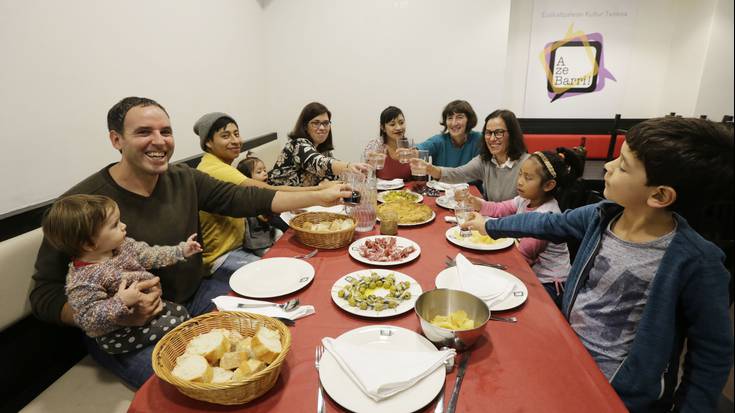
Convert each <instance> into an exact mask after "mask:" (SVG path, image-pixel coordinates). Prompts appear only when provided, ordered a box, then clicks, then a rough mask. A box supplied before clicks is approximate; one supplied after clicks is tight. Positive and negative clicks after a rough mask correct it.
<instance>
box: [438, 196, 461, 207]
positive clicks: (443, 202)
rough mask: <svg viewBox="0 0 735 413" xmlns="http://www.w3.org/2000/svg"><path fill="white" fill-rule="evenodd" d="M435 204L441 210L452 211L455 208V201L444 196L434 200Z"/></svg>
mask: <svg viewBox="0 0 735 413" xmlns="http://www.w3.org/2000/svg"><path fill="white" fill-rule="evenodd" d="M436 204H437V205H439V206H440V207H442V208H446V209H454V207H456V206H457V201H455V200H454V198H450V197H448V196H446V195H444V196H440V197H438V198H437V199H436Z"/></svg>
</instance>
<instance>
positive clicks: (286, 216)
mask: <svg viewBox="0 0 735 413" xmlns="http://www.w3.org/2000/svg"><path fill="white" fill-rule="evenodd" d="M304 211H307V212H334V213H337V214H341V213H343V212H344V206H342V205H334V206H330V207H323V206H319V205H316V206H310V207H308V208H304ZM295 216H296V215H295V214H293V213H292V212H291V211H286V212H281V219H282V220H283V221H285V222H291V220H292V219H293V217H295Z"/></svg>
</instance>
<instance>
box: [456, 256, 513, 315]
mask: <svg viewBox="0 0 735 413" xmlns="http://www.w3.org/2000/svg"><path fill="white" fill-rule="evenodd" d="M455 262H456V263H457V280H458V281H459V285H460V287H461V288H462V290H464V291H467V292H468V293H470V294H473V295H476V296H477V297H480V298H481V299H482V300H483V301H485V302H488V307H490V303H489V301H492V302H493V303H496V302H499V301H503V300H504V299H505V298H506V297H508V295H510V294H511V293H512V292H513V288H514V286H515V284H514V283H513V282H512V281H510V280H508V279H505V278H502V277H493V276H489V275H488V274H484V273H483V272H481V270H480V269H479V268H478V266H476V265H474V264H472V263H471V262H470V261H469V260H468V259H467V258H465V256H464V255H462V254H461V253H460V254H457V257H456V258H455ZM501 297H502V299H499V298H501Z"/></svg>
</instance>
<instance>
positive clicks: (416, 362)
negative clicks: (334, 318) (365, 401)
mask: <svg viewBox="0 0 735 413" xmlns="http://www.w3.org/2000/svg"><path fill="white" fill-rule="evenodd" d="M322 344H324V348H326V349H327V351H329V353H330V354H331V355H332V356H333V357H334V358H335V360H337V363H338V364H339V366H340V367H341V368H342V370H344V372H345V373H347V375H348V376H349V377H350V378H351V379H352V381H353V382H354V383H355V384H356V385H357V387H359V388H360V390H362V391H363V393H365V394H366V395H367V396H368V397H370V398H371V399H373V400H375V401H380V400H383V399H386V398H388V397H391V396H393V395H394V394H396V393H400V392H402V391H403V390H406V389H408V388H410V387H411V386H413V385H414V384H416V383H417V382H418V381H419V380H421V379H423V378H424V377H426V376H428V375H429V374H431V373H432V372H433V371H434V370H436V369H437V368H444V361H445V360H448V359H449V358H451V357H454V355H455V353H456V351H455V350H454V349H449V350H442V351H405V352H404V351H385V350H379V349H376V348H374V347H372V348H371V347H367V346H359V345H354V344H350V343H344V342H338V341H337V340H335V339H333V338H331V337H324V338H323V339H322ZM376 360H380V362H379V363H376V362H375V361H376ZM386 366H387V367H386Z"/></svg>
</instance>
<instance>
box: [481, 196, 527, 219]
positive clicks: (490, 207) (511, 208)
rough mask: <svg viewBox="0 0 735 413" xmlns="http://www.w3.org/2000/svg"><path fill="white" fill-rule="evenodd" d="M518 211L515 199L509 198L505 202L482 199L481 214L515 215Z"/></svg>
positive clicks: (494, 215)
mask: <svg viewBox="0 0 735 413" xmlns="http://www.w3.org/2000/svg"><path fill="white" fill-rule="evenodd" d="M517 211H518V207H517V206H516V203H515V200H514V199H509V200H507V201H503V202H491V201H482V208H480V215H484V216H486V217H494V218H500V217H507V216H508V215H513V214H515V213H516V212H517Z"/></svg>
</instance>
